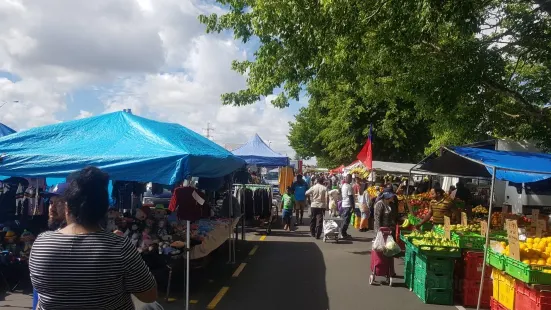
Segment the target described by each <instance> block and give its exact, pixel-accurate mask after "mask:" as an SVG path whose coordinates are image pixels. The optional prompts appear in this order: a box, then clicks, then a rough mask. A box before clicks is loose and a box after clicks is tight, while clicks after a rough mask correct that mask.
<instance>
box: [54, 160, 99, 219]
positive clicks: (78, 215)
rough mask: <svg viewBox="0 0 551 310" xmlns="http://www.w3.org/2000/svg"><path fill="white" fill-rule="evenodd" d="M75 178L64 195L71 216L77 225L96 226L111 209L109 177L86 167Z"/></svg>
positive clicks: (93, 168)
mask: <svg viewBox="0 0 551 310" xmlns="http://www.w3.org/2000/svg"><path fill="white" fill-rule="evenodd" d="M74 176H75V177H74V178H73V179H72V180H71V183H69V187H68V188H67V190H66V191H65V194H64V195H63V198H64V199H65V200H66V201H67V209H68V211H69V215H70V216H72V217H73V218H74V220H75V221H76V222H77V224H80V225H83V226H89V227H92V226H96V225H98V224H99V223H100V222H101V220H103V219H104V217H105V214H106V213H107V209H108V208H109V194H108V191H107V185H108V183H109V176H108V175H107V174H106V173H105V172H103V171H101V170H100V169H98V168H96V167H86V168H84V169H82V170H81V171H79V172H78V173H77V174H75V175H74Z"/></svg>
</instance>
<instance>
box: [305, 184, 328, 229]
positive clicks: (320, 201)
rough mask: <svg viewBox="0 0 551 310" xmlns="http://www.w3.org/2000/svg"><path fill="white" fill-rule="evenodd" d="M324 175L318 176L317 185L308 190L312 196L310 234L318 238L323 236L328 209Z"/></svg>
mask: <svg viewBox="0 0 551 310" xmlns="http://www.w3.org/2000/svg"><path fill="white" fill-rule="evenodd" d="M323 182H324V179H323V177H321V176H320V177H318V178H317V180H316V185H314V186H312V187H311V188H310V189H309V190H307V191H306V196H308V197H310V202H311V203H310V216H311V218H310V235H311V236H312V237H314V238H316V239H320V238H321V232H322V230H323V214H324V213H325V209H327V198H328V197H327V187H325V185H323Z"/></svg>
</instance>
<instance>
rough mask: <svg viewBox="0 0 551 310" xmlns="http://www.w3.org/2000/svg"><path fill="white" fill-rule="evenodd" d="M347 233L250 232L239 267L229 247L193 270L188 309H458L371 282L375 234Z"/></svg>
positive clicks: (398, 286) (12, 303)
mask: <svg viewBox="0 0 551 310" xmlns="http://www.w3.org/2000/svg"><path fill="white" fill-rule="evenodd" d="M349 233H351V234H352V235H353V237H354V238H353V239H352V240H346V241H342V242H339V243H334V242H333V241H329V242H327V243H323V241H322V240H315V239H313V238H312V237H310V236H309V233H308V231H307V226H301V227H299V228H298V230H297V231H294V232H284V231H281V230H274V231H273V232H272V234H271V235H269V236H264V234H265V232H264V231H262V230H259V231H258V232H254V231H253V232H249V233H248V234H247V239H248V240H247V241H239V243H238V248H237V249H238V250H237V262H236V264H227V257H228V251H227V248H221V249H220V250H219V251H218V252H217V253H215V255H213V257H212V261H210V262H209V264H208V265H207V267H206V268H203V269H198V270H194V271H193V272H192V274H191V300H192V302H193V304H191V306H190V309H192V310H199V309H200V310H203V309H217V310H230V309H231V310H233V309H241V310H257V309H264V310H276V309H285V310H305V309H307V310H329V309H331V310H356V309H358V310H360V309H362V310H363V309H366V308H367V309H387V310H420V309H435V310H444V309H456V307H455V306H437V305H425V304H423V303H422V302H421V301H420V300H419V299H418V298H417V296H415V294H413V292H410V291H409V290H408V289H407V288H405V287H404V284H403V278H398V279H396V280H395V286H394V287H388V286H387V285H375V286H371V285H369V283H368V279H369V275H370V270H369V262H370V248H371V242H370V241H371V239H372V238H373V233H370V232H368V233H360V232H357V231H356V230H355V229H353V228H351V229H350V230H349ZM395 267H396V273H397V274H398V276H399V277H401V276H403V260H402V259H396V260H395ZM379 280H383V279H382V278H379ZM183 281H184V279H183V278H180V277H178V276H176V278H175V279H174V281H173V287H172V288H171V299H170V301H169V302H167V301H166V300H164V296H165V295H161V297H163V299H162V300H161V301H160V302H161V303H162V304H163V306H164V307H165V309H167V310H172V309H174V310H175V309H178V310H181V309H184V307H183V304H184V303H183V287H182V285H181V284H183ZM159 286H160V288H161V289H162V287H163V283H159ZM161 294H162V293H161ZM8 307H9V309H29V308H30V296H28V295H22V294H12V295H10V296H8V297H7V298H6V300H5V301H0V308H2V309H4V308H6V309H8ZM460 309H461V308H460Z"/></svg>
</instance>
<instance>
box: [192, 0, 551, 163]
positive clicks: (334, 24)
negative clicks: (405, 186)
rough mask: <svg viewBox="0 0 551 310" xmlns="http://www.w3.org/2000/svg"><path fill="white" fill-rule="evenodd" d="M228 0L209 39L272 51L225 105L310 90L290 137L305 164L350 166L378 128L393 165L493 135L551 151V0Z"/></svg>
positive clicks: (210, 24) (248, 69)
mask: <svg viewBox="0 0 551 310" xmlns="http://www.w3.org/2000/svg"><path fill="white" fill-rule="evenodd" d="M217 1H218V2H219V3H220V4H222V5H224V7H226V8H227V9H228V10H227V12H226V13H224V14H222V15H215V14H213V15H210V16H201V17H200V20H201V21H202V22H203V23H205V24H206V25H207V31H209V32H213V31H214V32H217V31H218V32H219V31H223V30H227V29H229V30H231V31H233V33H234V35H235V38H236V39H238V40H242V41H243V42H248V41H249V40H253V39H254V40H258V42H259V45H260V46H259V48H258V50H257V51H256V52H255V55H254V60H246V61H241V62H238V61H235V62H234V63H233V64H232V67H233V69H234V70H236V71H238V72H240V73H242V74H245V73H246V74H247V88H246V89H243V90H240V91H238V92H235V93H229V94H224V95H223V96H222V101H223V103H224V104H231V105H247V104H251V103H253V102H256V101H257V100H259V99H260V98H261V97H262V96H267V95H270V94H272V93H274V91H275V90H279V89H281V92H279V94H278V95H277V99H276V100H274V101H273V104H274V105H275V106H277V107H282V108H283V107H286V106H288V104H289V101H290V100H298V98H299V95H300V93H301V91H302V90H306V91H307V92H308V94H309V97H310V101H309V106H308V107H307V108H305V109H303V110H301V112H300V113H299V115H297V117H296V121H295V122H294V123H293V124H291V134H290V141H291V145H292V146H293V148H295V150H296V151H297V153H298V154H300V155H301V156H318V157H320V158H322V159H323V160H324V161H327V162H328V163H332V164H337V163H341V162H344V163H346V162H348V161H349V160H350V159H353V157H354V155H355V154H356V153H357V152H358V150H359V149H360V147H361V144H362V143H363V142H364V141H365V139H366V137H367V130H368V126H369V124H370V123H373V124H374V128H375V130H376V136H375V141H374V144H375V143H376V145H377V147H375V146H374V151H375V152H381V153H379V154H378V155H379V156H381V158H378V157H377V153H376V154H375V158H376V159H381V160H391V159H395V160H408V161H413V160H415V159H418V158H419V157H421V154H422V153H423V151H425V152H428V151H431V150H435V149H437V148H438V147H440V146H441V145H449V144H462V143H466V142H472V141H475V140H477V139H480V138H483V137H487V136H488V135H489V136H493V137H508V138H512V139H531V140H535V141H538V142H539V144H540V145H539V146H540V147H542V148H544V149H546V150H549V149H551V126H550V125H549V124H550V121H551V113H550V111H549V110H548V109H547V108H546V104H548V103H549V101H550V100H549V98H550V95H551V74H550V73H551V72H550V68H551V19H550V13H551V1H548V0H532V1H531V0H501V1H498V0H462V1H451V0H444V1H442V0H410V1H399V0H294V1H278V0H217ZM377 139H380V140H379V141H377ZM383 141H384V143H383ZM425 146H427V147H426V148H425Z"/></svg>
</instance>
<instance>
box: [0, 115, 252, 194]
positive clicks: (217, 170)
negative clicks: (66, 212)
mask: <svg viewBox="0 0 551 310" xmlns="http://www.w3.org/2000/svg"><path fill="white" fill-rule="evenodd" d="M0 155H1V156H2V158H1V160H0V175H9V176H23V177H36V176H41V177H66V176H67V175H68V174H69V173H71V172H73V171H76V170H79V169H82V168H84V167H85V166H96V167H98V168H100V169H102V170H104V171H105V172H107V173H109V176H110V178H111V179H112V180H121V181H140V182H156V183H160V184H174V183H176V182H178V181H181V180H183V179H184V178H186V177H189V176H194V177H211V178H214V177H222V176H225V175H227V174H229V173H231V172H233V171H235V170H236V169H238V168H240V167H242V166H244V165H245V162H244V161H243V160H242V159H240V158H238V157H236V156H234V155H233V154H231V153H230V152H228V151H227V150H225V149H224V148H223V147H221V146H219V145H217V144H216V143H214V142H212V141H210V140H208V139H207V138H205V137H203V136H201V135H199V134H198V133H196V132H194V131H192V130H189V129H187V128H185V127H183V126H181V125H179V124H170V123H162V122H158V121H154V120H150V119H146V118H143V117H139V116H136V115H132V114H130V113H125V112H115V113H110V114H104V115H100V116H96V117H90V118H85V119H80V120H75V121H69V122H65V123H59V124H54V125H49V126H44V127H38V128H33V129H30V130H26V131H23V132H20V133H16V134H12V135H9V136H6V137H2V138H0Z"/></svg>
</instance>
